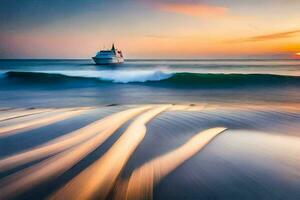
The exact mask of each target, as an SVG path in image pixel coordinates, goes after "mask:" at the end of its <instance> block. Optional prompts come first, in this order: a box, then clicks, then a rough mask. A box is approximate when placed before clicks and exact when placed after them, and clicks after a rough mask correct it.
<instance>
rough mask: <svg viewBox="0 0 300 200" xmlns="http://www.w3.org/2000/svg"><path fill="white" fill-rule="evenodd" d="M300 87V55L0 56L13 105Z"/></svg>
mask: <svg viewBox="0 0 300 200" xmlns="http://www.w3.org/2000/svg"><path fill="white" fill-rule="evenodd" d="M299 88H300V60H127V61H126V62H125V63H124V64H121V65H117V66H97V65H95V64H94V63H93V61H92V60H89V59H88V60H0V92H1V96H0V105H2V106H12V107H18V106H20V107H24V106H35V107H47V106H56V107H62V106H84V105H104V104H135V103H164V102H173V103H179V102H218V103H220V102H221V103H224V102H228V103H239V102H248V103H255V104H256V103H264V102H273V103H282V102H288V103H291V102H292V103H298V102H300V94H299ZM57 97H59V98H57Z"/></svg>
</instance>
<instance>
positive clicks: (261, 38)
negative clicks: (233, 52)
mask: <svg viewBox="0 0 300 200" xmlns="http://www.w3.org/2000/svg"><path fill="white" fill-rule="evenodd" d="M299 34H300V29H297V30H293V31H285V32H278V33H271V34H266V35H259V36H254V37H249V38H244V39H240V40H235V41H233V42H260V41H266V40H276V39H283V38H290V37H294V36H297V35H299Z"/></svg>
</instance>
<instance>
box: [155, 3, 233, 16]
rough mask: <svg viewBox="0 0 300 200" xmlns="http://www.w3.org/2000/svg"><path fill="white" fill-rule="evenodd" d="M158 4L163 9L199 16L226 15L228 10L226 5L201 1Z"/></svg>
mask: <svg viewBox="0 0 300 200" xmlns="http://www.w3.org/2000/svg"><path fill="white" fill-rule="evenodd" d="M158 6H159V8H160V9H161V10H163V11H167V12H174V13H180V14H184V15H190V16H199V17H221V16H224V15H226V14H227V12H228V10H229V9H228V8H227V7H219V6H210V5H205V4H201V3H198V4H189V3H160V4H159V5H158Z"/></svg>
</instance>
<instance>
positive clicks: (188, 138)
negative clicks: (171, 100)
mask: <svg viewBox="0 0 300 200" xmlns="http://www.w3.org/2000/svg"><path fill="white" fill-rule="evenodd" d="M115 108H118V109H117V110H116V111H113V109H115ZM119 108H120V109H119ZM107 110H111V112H112V113H110V114H108V115H106V116H105V117H99V116H103V113H107V112H108V111H107ZM81 116H82V117H84V118H87V117H89V118H91V119H92V122H87V123H85V124H83V125H76V124H74V123H73V122H74V121H75V118H76V117H77V118H78V117H79V118H80V117H81ZM299 122H300V112H299V107H298V106H294V105H290V106H280V105H272V106H268V108H267V109H266V108H264V106H259V105H254V106H249V105H242V104H241V105H218V104H214V105H211V104H199V105H198V104H197V105H194V104H181V105H172V104H153V105H128V106H126V105H122V106H121V105H115V106H111V107H103V108H101V107H99V108H95V107H82V108H60V109H54V108H47V109H26V108H24V109H10V108H3V109H1V111H0V147H1V149H3V150H4V153H3V156H2V157H0V175H1V176H0V178H1V179H0V199H44V198H48V199H112V198H114V199H184V198H185V199H209V198H214V199H233V198H235V199H236V198H239V199H241V198H242V199H253V198H256V199H274V198H277V199H293V198H295V197H297V195H299V190H298V189H297V188H299V187H298V186H300V182H299V177H300V160H299V158H298V155H299V154H300V148H299V146H300V135H299V132H298V130H299ZM60 123H63V126H62V125H60ZM69 126H72V127H77V126H78V128H75V130H73V131H71V132H66V133H62V134H61V135H59V134H58V136H57V137H52V138H51V139H49V141H46V142H41V143H37V145H36V146H34V147H32V148H26V147H24V148H23V150H22V151H20V152H17V153H16V152H14V151H12V152H10V151H9V148H7V147H8V145H19V146H22V141H18V138H19V137H21V136H22V138H25V140H28V141H27V142H30V141H31V140H33V139H34V135H35V134H37V133H35V134H31V132H32V131H37V132H38V131H39V130H41V133H42V132H44V133H43V134H45V135H47V134H51V132H53V131H55V132H62V131H63V129H64V128H66V127H69ZM44 127H46V128H44ZM47 127H48V128H47ZM51 127H52V128H51ZM45 131H46V132H45ZM26 135H30V136H28V137H26ZM281 185H284V187H280V186H281Z"/></svg>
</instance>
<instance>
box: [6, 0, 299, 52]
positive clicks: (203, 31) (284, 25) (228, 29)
mask: <svg viewBox="0 0 300 200" xmlns="http://www.w3.org/2000/svg"><path fill="white" fill-rule="evenodd" d="M4 1H7V0H4ZM45 1H46V2H47V0H45ZM28 2H29V3H28V5H27V7H26V9H27V10H26V9H25V11H24V13H26V12H28V15H26V17H24V16H23V15H20V16H19V15H18V13H15V14H16V16H15V17H14V18H13V19H12V21H10V22H6V21H3V20H1V19H0V27H1V30H3V31H2V32H1V33H0V58H87V57H91V56H93V55H94V54H95V53H96V52H97V51H98V50H99V48H102V47H103V46H104V45H105V46H106V47H107V46H110V45H111V43H113V42H115V44H116V46H117V47H118V48H119V49H121V50H122V51H123V53H124V55H125V58H239V57H246V58H248V57H271V58H276V57H279V58H291V57H292V56H291V55H292V54H293V55H294V56H295V54H294V53H293V52H300V27H299V25H297V23H298V19H299V18H300V13H298V12H296V10H297V9H296V7H297V6H296V5H299V6H300V2H299V3H297V2H289V3H285V4H284V5H282V4H281V3H280V1H279V0H274V1H268V0H267V1H265V2H264V3H262V4H264V5H265V6H268V10H265V9H261V7H260V6H257V5H256V4H255V3H251V2H250V1H249V2H248V1H243V2H238V3H237V2H236V1H231V0H229V1H226V2H225V1H215V0H212V1H211V2H209V3H200V2H198V1H184V2H183V1H173V2H172V3H171V2H169V1H164V0H155V1H153V2H152V1H151V2H150V1H135V0H133V1H127V0H125V2H122V3H119V5H118V7H116V6H115V3H114V2H106V1H100V2H99V4H97V5H94V4H89V3H82V2H80V1H78V2H77V1H74V2H73V3H72V5H71V6H72V8H73V7H74V8H73V9H75V10H76V12H69V11H70V10H69V9H70V8H69V6H67V5H64V4H63V3H62V4H63V5H60V7H58V8H57V9H56V10H55V9H52V10H51V9H50V8H49V7H50V6H54V5H53V4H49V5H48V4H47V5H46V6H45V7H43V4H41V6H40V7H39V9H38V10H37V9H36V4H35V3H32V2H33V1H32V2H31V0H29V1H28ZM30 2H31V3H30ZM1 4H3V5H1ZM7 4H8V3H7ZM7 4H5V3H0V7H1V6H2V7H3V8H4V11H5V6H7ZM11 4H12V7H11V8H10V9H11V10H12V11H11V10H9V8H7V13H8V14H7V15H9V13H11V12H13V10H15V7H18V6H22V4H20V5H19V4H16V5H15V4H13V3H11ZM7 7H8V6H7ZM32 10H35V11H36V12H34V13H33V12H32ZM48 10H49V11H48ZM99 11H101V12H99ZM278 11H280V15H279V14H278ZM47 12H49V13H48V15H49V16H45V15H46V14H47ZM45 13H46V14H45ZM64 13H66V14H64ZM272 13H276V15H275V14H272ZM2 15H4V18H3V16H2ZM31 15H32V16H31ZM34 15H37V16H34ZM1 16H2V18H3V19H5V17H6V15H5V12H4V14H1V13H0V17H1ZM66 16H67V17H66ZM6 18H7V17H6ZM272 20H273V21H277V23H270V21H272ZM297 56H299V55H298V54H297Z"/></svg>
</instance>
